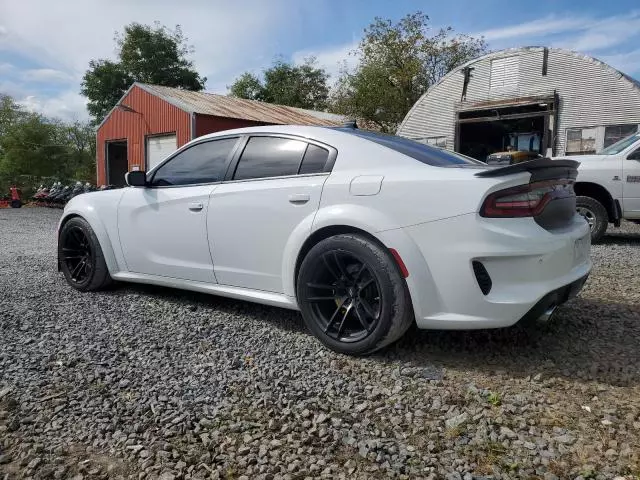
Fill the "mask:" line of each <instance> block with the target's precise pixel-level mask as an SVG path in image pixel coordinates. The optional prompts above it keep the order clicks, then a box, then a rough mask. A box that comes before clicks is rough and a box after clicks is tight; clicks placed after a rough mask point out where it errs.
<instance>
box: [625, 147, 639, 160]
mask: <svg viewBox="0 0 640 480" xmlns="http://www.w3.org/2000/svg"><path fill="white" fill-rule="evenodd" d="M627 160H640V149H638V150H636V151H634V152H631V153H630V154H629V155H627Z"/></svg>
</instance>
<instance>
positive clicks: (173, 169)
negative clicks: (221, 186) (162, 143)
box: [153, 138, 238, 186]
mask: <svg viewBox="0 0 640 480" xmlns="http://www.w3.org/2000/svg"><path fill="white" fill-rule="evenodd" d="M237 140H238V139H237V138H226V139H223V140H213V141H210V142H205V143H198V144H196V145H194V146H193V147H190V148H188V149H187V150H184V151H183V152H180V153H179V154H178V155H176V156H175V157H173V158H172V159H171V160H169V161H168V162H167V163H165V164H164V165H162V166H161V167H160V168H159V169H158V170H157V171H156V173H155V175H154V176H153V185H158V186H163V185H191V184H196V183H211V182H220V181H222V180H223V178H224V174H225V172H226V169H227V160H228V158H229V154H230V153H231V150H232V149H233V147H234V145H235V144H236V141H237Z"/></svg>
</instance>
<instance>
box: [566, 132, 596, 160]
mask: <svg viewBox="0 0 640 480" xmlns="http://www.w3.org/2000/svg"><path fill="white" fill-rule="evenodd" d="M565 153H566V155H588V154H591V153H596V129H595V128H569V129H567V148H566V149H565Z"/></svg>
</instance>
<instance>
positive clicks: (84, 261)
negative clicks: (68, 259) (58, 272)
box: [71, 260, 86, 280]
mask: <svg viewBox="0 0 640 480" xmlns="http://www.w3.org/2000/svg"><path fill="white" fill-rule="evenodd" d="M85 263H86V260H81V261H79V262H78V264H77V265H76V266H75V268H74V269H73V270H72V271H71V278H73V279H74V280H77V279H78V278H77V275H78V273H80V271H81V267H82V266H83V265H84V264H85Z"/></svg>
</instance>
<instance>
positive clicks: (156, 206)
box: [118, 137, 238, 283]
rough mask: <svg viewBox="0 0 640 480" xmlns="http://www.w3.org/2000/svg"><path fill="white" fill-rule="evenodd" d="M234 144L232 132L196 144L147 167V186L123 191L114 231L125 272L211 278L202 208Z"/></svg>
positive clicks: (207, 203) (209, 255)
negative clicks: (152, 169)
mask: <svg viewBox="0 0 640 480" xmlns="http://www.w3.org/2000/svg"><path fill="white" fill-rule="evenodd" d="M237 143H238V137H231V138H225V139H216V140H210V141H203V142H200V143H197V144H195V145H193V146H191V147H189V148H187V149H185V150H182V151H180V152H178V153H177V154H176V155H175V156H174V157H172V158H170V159H169V160H167V161H166V162H165V163H164V164H162V165H161V166H160V167H159V168H158V169H157V170H156V171H155V172H153V173H152V174H151V175H150V177H151V178H150V182H151V184H150V186H149V187H144V188H143V187H130V188H127V189H126V190H125V192H124V194H123V196H122V199H121V201H120V204H119V207H118V233H119V236H120V243H121V245H122V250H123V253H124V257H125V261H126V263H127V268H128V270H129V271H130V272H135V273H142V274H147V275H160V276H163V277H171V278H179V279H184V280H193V281H198V282H207V283H215V277H214V275H213V262H212V260H211V252H210V251H209V242H208V240H207V207H208V205H209V197H210V195H211V192H213V191H214V189H215V188H216V186H217V185H218V184H219V183H220V182H221V181H222V180H223V179H224V175H225V173H226V171H227V168H228V166H229V162H230V161H231V158H232V156H233V151H234V148H235V146H236V144H237Z"/></svg>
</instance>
